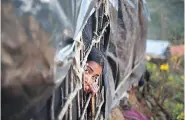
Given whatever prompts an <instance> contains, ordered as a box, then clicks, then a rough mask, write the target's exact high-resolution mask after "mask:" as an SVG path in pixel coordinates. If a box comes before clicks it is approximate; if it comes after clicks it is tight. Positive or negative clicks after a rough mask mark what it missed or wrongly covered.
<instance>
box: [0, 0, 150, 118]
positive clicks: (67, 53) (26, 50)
mask: <svg viewBox="0 0 185 120" xmlns="http://www.w3.org/2000/svg"><path fill="white" fill-rule="evenodd" d="M1 15H2V17H1V18H2V21H1V22H2V24H1V25H2V31H1V32H2V33H1V37H2V38H1V46H2V49H1V52H2V53H1V56H2V59H1V68H2V71H1V98H2V100H1V103H2V106H1V108H2V109H1V110H2V112H1V113H2V114H1V116H2V120H36V118H35V117H36V115H37V116H39V117H42V116H45V117H46V116H47V118H37V119H38V120H77V119H78V120H90V119H92V120H107V119H108V116H109V115H110V112H111V110H112V108H114V107H116V106H118V105H119V101H120V100H121V99H122V98H123V97H124V93H125V92H126V91H127V89H128V88H129V86H130V85H131V84H133V83H135V82H138V81H139V79H140V77H141V76H142V74H143V72H144V71H145V60H144V59H145V48H146V34H147V22H148V20H149V19H150V17H149V16H150V15H149V12H148V9H147V6H146V1H145V0H114V1H113V0H2V1H1ZM86 29H87V30H90V34H89V35H90V36H91V37H89V38H90V39H86V38H85V37H84V36H83V35H84V33H85V32H86ZM93 46H95V47H96V48H97V49H100V50H101V51H102V52H103V53H104V55H105V61H104V66H103V74H102V77H101V80H100V81H99V86H100V89H99V92H98V93H97V95H96V96H92V95H91V94H86V93H85V92H84V91H83V86H82V84H83V79H82V78H83V77H82V75H83V71H84V66H85V64H86V61H87V56H88V54H89V53H90V50H91V49H92V47H93ZM45 110H46V112H45V114H44V115H43V114H41V113H42V112H44V111H45Z"/></svg>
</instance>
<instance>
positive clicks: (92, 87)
mask: <svg viewBox="0 0 185 120" xmlns="http://www.w3.org/2000/svg"><path fill="white" fill-rule="evenodd" d="M101 73H102V66H101V65H99V64H98V63H96V62H94V61H88V62H87V66H86V69H85V72H84V91H86V92H88V93H89V92H92V93H96V92H97V91H98V89H99V86H98V78H99V76H100V75H101Z"/></svg>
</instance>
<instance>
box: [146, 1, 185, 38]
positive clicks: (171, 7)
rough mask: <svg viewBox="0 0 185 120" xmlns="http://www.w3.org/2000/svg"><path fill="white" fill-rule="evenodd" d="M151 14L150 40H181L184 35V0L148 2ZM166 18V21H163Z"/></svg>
mask: <svg viewBox="0 0 185 120" xmlns="http://www.w3.org/2000/svg"><path fill="white" fill-rule="evenodd" d="M147 3H148V7H149V11H150V13H151V22H150V23H149V31H148V38H150V39H163V38H162V34H161V33H162V31H164V34H165V37H166V38H165V39H168V40H171V41H173V40H180V39H182V38H183V35H184V1H183V0H148V1H147ZM163 18H164V19H163Z"/></svg>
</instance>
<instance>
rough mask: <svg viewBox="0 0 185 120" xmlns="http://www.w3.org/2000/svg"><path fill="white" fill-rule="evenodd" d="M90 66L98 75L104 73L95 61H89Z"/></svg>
mask: <svg viewBox="0 0 185 120" xmlns="http://www.w3.org/2000/svg"><path fill="white" fill-rule="evenodd" d="M87 63H88V66H89V67H90V68H91V69H92V70H93V72H94V73H96V74H101V73H102V66H101V65H100V64H98V63H97V62H95V61H88V62H87Z"/></svg>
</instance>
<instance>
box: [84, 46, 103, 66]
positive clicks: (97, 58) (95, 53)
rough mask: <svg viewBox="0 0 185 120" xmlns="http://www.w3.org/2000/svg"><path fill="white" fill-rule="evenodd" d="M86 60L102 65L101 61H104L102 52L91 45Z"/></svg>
mask: <svg viewBox="0 0 185 120" xmlns="http://www.w3.org/2000/svg"><path fill="white" fill-rule="evenodd" d="M88 61H94V62H96V63H98V64H99V65H101V66H102V67H103V63H104V56H103V53H102V52H101V51H100V50H98V49H97V48H95V47H93V48H92V49H91V52H90V54H89V56H88V58H87V62H88Z"/></svg>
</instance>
